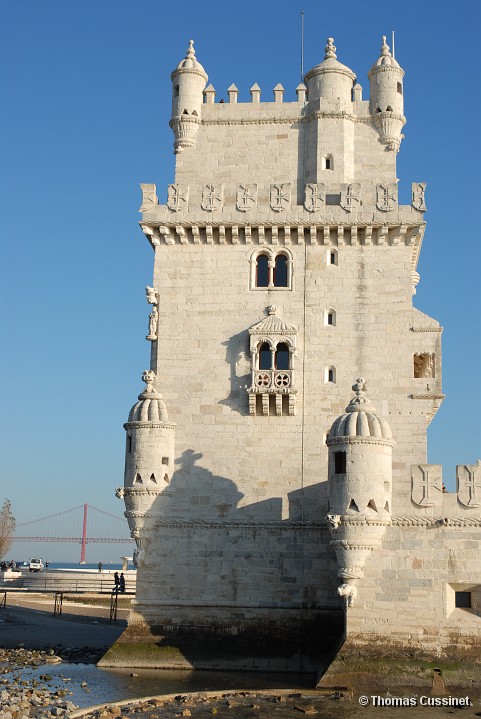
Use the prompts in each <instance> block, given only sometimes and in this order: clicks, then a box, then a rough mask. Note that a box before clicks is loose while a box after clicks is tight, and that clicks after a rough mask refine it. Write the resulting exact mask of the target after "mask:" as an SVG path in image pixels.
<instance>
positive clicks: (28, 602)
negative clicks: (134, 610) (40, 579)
mask: <svg viewBox="0 0 481 719" xmlns="http://www.w3.org/2000/svg"><path fill="white" fill-rule="evenodd" d="M53 609H54V597H53V594H33V593H28V594H26V593H23V592H13V591H12V592H8V593H7V602H6V607H5V609H3V608H2V609H0V646H2V647H5V648H6V649H10V648H14V647H18V646H22V645H23V646H25V648H26V649H39V648H43V647H46V646H56V645H62V646H64V647H93V648H97V649H100V648H103V647H106V646H111V645H112V644H113V643H114V642H115V640H116V639H117V638H118V637H119V636H120V634H121V633H122V632H123V630H124V629H125V627H126V626H127V615H128V610H126V609H119V610H118V613H117V624H110V623H109V608H108V607H95V606H88V605H82V604H79V603H72V602H65V601H64V605H63V611H62V614H61V615H60V616H56V617H55V616H54V615H53Z"/></svg>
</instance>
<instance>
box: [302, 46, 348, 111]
mask: <svg viewBox="0 0 481 719" xmlns="http://www.w3.org/2000/svg"><path fill="white" fill-rule="evenodd" d="M325 53H326V54H325V55H324V60H323V62H321V63H320V64H319V65H316V66H315V67H313V68H312V70H309V72H308V73H307V74H306V76H305V78H304V82H305V84H306V85H307V97H308V100H309V102H313V101H314V100H318V99H319V98H322V100H323V101H324V102H322V104H321V109H322V105H328V106H329V108H330V109H332V108H333V107H334V106H335V107H336V108H337V109H348V106H349V104H350V103H351V102H352V88H353V85H354V82H355V80H356V75H355V74H354V73H353V71H352V70H351V69H350V68H348V67H347V66H346V65H343V64H342V63H340V62H339V61H338V60H337V55H336V47H335V45H334V38H332V37H329V38H328V39H327V45H326V49H325Z"/></svg>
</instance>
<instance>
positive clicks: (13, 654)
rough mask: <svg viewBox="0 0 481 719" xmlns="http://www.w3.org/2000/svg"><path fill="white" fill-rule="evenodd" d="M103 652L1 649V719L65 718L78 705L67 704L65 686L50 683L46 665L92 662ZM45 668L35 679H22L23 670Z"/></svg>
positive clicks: (58, 649)
mask: <svg viewBox="0 0 481 719" xmlns="http://www.w3.org/2000/svg"><path fill="white" fill-rule="evenodd" d="M103 652H104V650H103V649H102V650H99V649H94V648H89V647H87V648H85V647H83V648H80V649H79V648H71V647H67V648H64V647H62V646H60V645H57V646H55V647H51V648H47V649H45V650H37V649H25V648H23V647H19V648H17V649H0V719H52V718H53V717H65V719H68V717H69V716H70V713H71V712H72V711H74V710H76V709H78V706H77V705H76V704H74V703H73V702H71V701H69V699H68V697H69V696H70V695H71V692H70V691H69V689H68V687H67V686H65V687H56V686H53V685H52V684H51V680H52V677H51V675H50V674H49V672H48V668H49V665H54V664H60V663H61V662H62V661H63V660H65V661H68V662H82V663H95V662H96V661H98V659H99V657H100V656H101V655H102V653H103ZM44 665H45V672H44V673H43V674H41V675H40V676H39V678H38V679H36V678H26V677H25V675H24V670H25V669H28V668H36V667H39V666H44ZM67 682H68V679H66V680H65V683H66V684H67Z"/></svg>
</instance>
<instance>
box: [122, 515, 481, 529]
mask: <svg viewBox="0 0 481 719" xmlns="http://www.w3.org/2000/svg"><path fill="white" fill-rule="evenodd" d="M126 516H127V517H131V518H135V519H136V518H141V517H144V518H145V519H155V520H156V522H155V526H156V527H166V528H171V527H177V528H182V527H185V528H186V529H189V528H197V529H211V528H212V529H216V528H221V529H244V528H246V529H256V528H257V529H259V528H260V529H283V530H291V529H295V530H296V531H298V530H306V531H307V530H311V529H316V530H327V528H328V525H329V523H328V522H327V521H324V522H301V521H293V520H285V521H281V520H279V521H273V522H235V521H227V520H226V521H217V522H216V521H208V520H201V519H197V520H181V519H176V520H165V519H162V515H161V514H153V513H152V512H148V513H145V514H142V513H141V512H126ZM348 523H349V524H352V525H355V524H362V522H354V521H349V522H348ZM370 524H373V522H370ZM391 525H392V526H394V527H431V528H436V527H437V528H439V529H441V528H442V527H481V517H441V518H430V517H415V516H406V517H393V518H392V520H391Z"/></svg>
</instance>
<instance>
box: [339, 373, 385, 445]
mask: <svg viewBox="0 0 481 719" xmlns="http://www.w3.org/2000/svg"><path fill="white" fill-rule="evenodd" d="M352 389H353V390H354V391H355V392H356V394H355V396H354V397H353V398H352V399H351V401H350V402H349V404H348V406H347V407H346V413H345V414H343V415H341V416H340V417H338V418H337V419H336V420H335V422H334V424H333V425H332V427H331V430H330V432H329V442H330V443H332V442H333V440H334V439H335V438H338V437H342V438H345V437H364V438H367V437H382V438H384V439H388V440H392V433H391V428H390V426H389V424H388V423H387V422H386V420H385V419H383V418H382V417H379V416H378V415H377V414H376V410H375V407H374V406H373V405H372V404H371V401H370V400H369V399H368V398H367V397H366V395H365V389H366V383H365V382H364V380H363V379H362V377H361V378H359V379H358V380H357V382H356V383H355V384H354V385H353V387H352Z"/></svg>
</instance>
